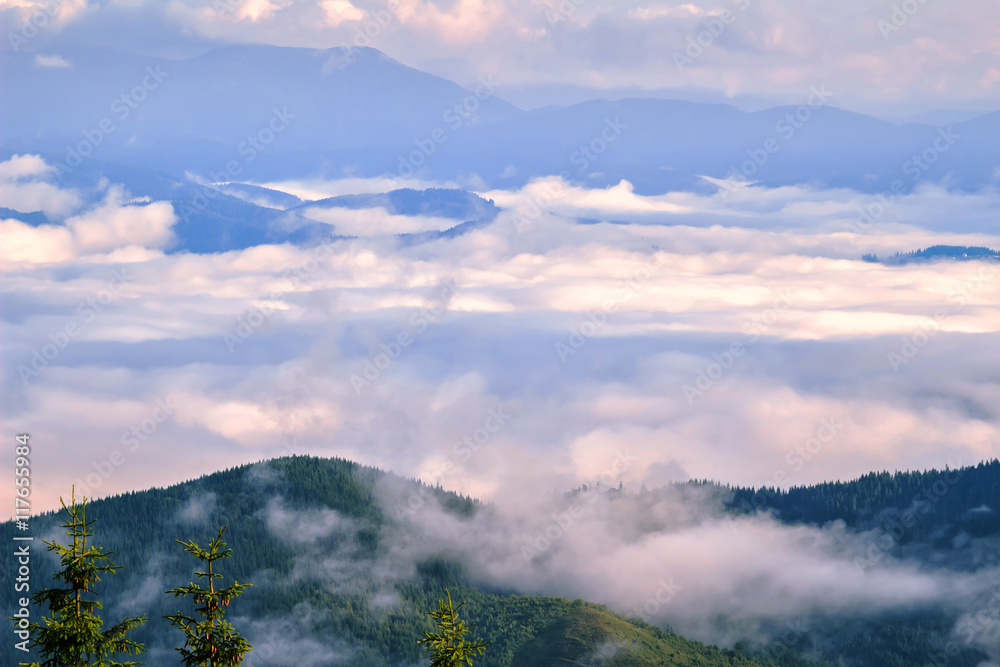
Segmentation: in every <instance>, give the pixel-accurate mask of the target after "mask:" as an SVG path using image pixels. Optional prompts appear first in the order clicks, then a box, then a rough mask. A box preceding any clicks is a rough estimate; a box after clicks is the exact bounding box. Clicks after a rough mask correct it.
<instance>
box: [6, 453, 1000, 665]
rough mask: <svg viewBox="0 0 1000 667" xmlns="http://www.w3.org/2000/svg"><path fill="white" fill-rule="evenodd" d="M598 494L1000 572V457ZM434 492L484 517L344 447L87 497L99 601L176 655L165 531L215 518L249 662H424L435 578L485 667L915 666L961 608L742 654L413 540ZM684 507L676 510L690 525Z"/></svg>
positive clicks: (36, 575) (205, 528)
mask: <svg viewBox="0 0 1000 667" xmlns="http://www.w3.org/2000/svg"><path fill="white" fill-rule="evenodd" d="M66 491H67V495H68V491H69V490H68V489H67V490H66ZM671 494H672V495H671ZM571 495H572V494H570V496H571ZM604 495H605V496H606V498H607V499H608V503H609V506H608V507H609V511H611V512H612V513H613V514H612V515H613V516H616V517H618V518H620V519H623V520H625V521H633V522H635V525H636V526H637V527H640V526H641V530H643V531H645V532H648V533H653V532H656V531H663V530H673V529H674V528H671V527H670V526H669V525H666V524H660V523H657V521H656V520H654V516H653V514H652V513H650V512H646V511H644V508H652V507H654V506H655V505H656V504H657V503H658V502H660V501H661V500H663V499H664V498H667V497H672V498H673V500H672V501H671V502H678V503H681V505H677V506H678V507H680V506H682V505H683V503H689V505H688V507H689V508H690V507H692V506H694V505H695V504H697V505H698V506H699V507H701V508H702V510H704V511H705V512H709V513H710V515H711V516H718V515H719V513H725V512H728V513H729V514H730V515H732V516H734V517H736V516H739V515H743V514H747V513H750V512H762V513H763V512H766V513H770V514H773V515H774V516H775V517H776V518H777V519H778V520H780V521H783V522H786V523H790V524H797V523H809V524H815V525H824V524H827V523H829V522H831V521H843V522H844V523H845V524H846V525H847V527H848V529H849V530H854V531H858V532H861V531H882V532H884V533H885V534H886V535H891V536H892V538H893V539H892V540H890V542H891V544H890V545H889V548H888V549H887V550H885V552H884V554H885V555H884V557H885V558H906V559H912V560H913V561H914V562H916V563H931V562H937V563H942V562H944V563H947V564H948V567H950V568H953V569H963V568H964V569H968V570H976V569H977V568H984V567H995V566H996V565H997V563H998V559H1000V549H997V548H994V547H996V546H997V543H998V542H1000V524H998V521H997V504H998V500H1000V462H998V461H995V460H994V461H990V462H984V463H981V464H979V465H977V466H973V467H968V468H962V469H958V470H948V469H946V470H931V471H927V472H905V473H886V472H883V473H873V474H870V475H865V476H864V477H861V478H860V479H857V480H853V481H850V482H833V483H827V484H819V485H815V486H808V487H794V488H791V489H789V490H776V489H772V488H763V489H748V488H730V487H726V486H722V485H719V484H715V483H711V482H707V481H702V482H690V483H686V484H677V485H672V486H669V487H662V488H659V489H655V490H653V491H645V492H643V493H631V492H629V491H628V490H627V489H626V490H625V491H624V492H622V491H619V490H617V489H615V490H612V491H609V492H606V493H605V494H604ZM567 498H568V499H569V500H571V498H569V496H567ZM685 498H686V500H685ZM431 499H436V501H437V502H436V503H434V504H440V506H441V507H443V508H444V510H445V511H446V512H450V513H452V514H454V515H455V516H456V517H459V518H461V519H462V521H464V520H465V519H468V518H469V517H472V516H473V515H476V514H478V513H481V512H487V513H488V512H491V509H490V508H489V507H488V506H485V505H483V504H481V503H479V502H478V501H475V500H473V499H471V498H467V497H462V496H459V495H456V494H453V493H450V492H446V491H443V490H441V489H439V488H432V487H428V486H425V485H423V484H420V483H419V482H417V481H415V480H406V479H402V478H400V477H397V476H395V475H393V474H391V473H387V472H383V471H380V470H376V469H373V468H368V467H365V466H361V465H358V464H355V463H352V462H350V461H345V460H341V459H319V458H312V457H305V456H296V457H290V458H282V459H276V460H273V461H268V462H261V463H257V464H253V465H246V466H241V467H238V468H233V469H229V470H225V471H222V472H218V473H215V474H212V475H208V476H206V477H202V478H199V479H195V480H192V481H189V482H185V483H183V484H178V485H175V486H171V487H169V488H165V489H150V490H146V491H136V492H131V493H126V494H124V495H120V496H115V497H112V498H107V499H102V500H98V501H95V502H93V503H90V504H89V505H88V518H89V519H95V520H96V521H97V523H96V524H95V527H94V528H95V530H94V540H93V542H92V543H93V544H97V545H99V546H103V547H105V548H106V549H108V550H111V551H113V552H114V556H113V559H114V560H115V561H116V562H117V563H118V564H120V565H121V566H122V567H123V569H122V570H121V571H120V572H119V573H118V574H115V575H113V576H106V577H104V578H103V581H101V582H100V585H99V591H100V593H101V599H102V601H103V602H104V604H105V608H106V612H105V613H107V614H108V616H109V618H112V619H117V618H120V617H122V616H124V615H137V614H139V613H146V614H147V615H148V616H149V617H150V619H151V621H150V622H149V623H148V624H147V625H146V626H145V627H144V628H143V629H141V631H140V632H138V633H137V637H136V638H137V639H139V640H140V641H143V642H145V643H146V644H147V646H149V647H150V649H151V652H150V653H149V654H148V655H146V656H144V658H143V662H144V664H146V665H149V666H152V667H167V666H170V667H173V666H174V665H178V664H179V663H178V661H177V655H176V653H175V651H174V650H173V649H174V648H176V647H177V645H178V638H179V637H178V636H176V635H175V632H174V631H172V630H171V629H170V628H169V626H168V624H167V623H166V622H165V621H163V620H162V617H163V616H164V615H165V614H171V613H176V612H177V611H178V608H177V606H178V603H176V602H174V601H173V599H172V598H168V597H167V596H166V595H164V594H163V593H164V591H166V590H167V589H169V588H173V587H176V586H179V585H184V584H186V583H188V582H189V581H190V580H191V579H192V572H193V569H194V567H193V563H192V562H191V561H190V559H189V557H188V556H187V555H186V554H184V553H183V551H182V549H181V548H180V547H179V545H177V544H176V543H175V542H174V540H175V539H183V540H188V539H195V540H196V541H199V542H202V543H204V542H207V541H208V540H209V539H210V538H211V537H212V536H214V532H215V531H216V530H217V528H218V526H220V525H223V524H226V525H228V526H229V527H230V528H229V532H228V533H227V536H226V539H227V542H228V543H229V545H230V546H231V547H232V548H233V550H234V554H235V557H234V558H233V559H231V560H226V561H224V562H223V563H222V565H221V566H220V569H221V571H222V572H223V573H224V574H225V575H226V576H227V577H235V578H236V579H237V580H239V581H241V582H251V583H253V587H252V588H251V589H249V590H248V591H247V592H246V593H245V595H244V596H243V597H241V598H240V599H239V600H238V601H237V602H236V603H235V604H234V605H233V609H232V612H231V613H232V614H233V621H234V623H236V624H237V626H238V627H240V628H241V629H242V630H243V631H244V632H245V634H246V635H247V636H248V638H249V639H250V641H251V643H252V644H254V645H255V646H256V647H257V648H256V649H255V651H253V652H252V653H251V654H250V656H249V658H248V661H247V662H246V663H245V664H246V665H247V666H248V667H252V666H253V665H274V666H283V665H289V666H295V667H301V666H307V667H320V666H324V667H325V666H326V665H349V666H359V667H360V666H365V667H367V666H385V667H389V666H392V667H397V666H400V665H426V664H427V662H426V657H425V654H424V652H423V651H422V650H421V649H420V648H419V647H418V646H417V644H416V641H417V639H419V638H421V637H422V633H423V631H424V630H429V629H431V623H430V620H429V619H428V618H427V616H426V614H425V612H427V611H429V610H430V609H432V608H434V606H435V602H436V600H438V599H439V598H441V597H443V596H444V590H445V588H446V587H447V588H448V589H449V590H450V591H451V593H452V595H453V597H455V598H456V599H457V600H466V601H468V604H467V605H466V606H465V607H464V608H463V612H464V614H465V617H466V618H467V619H468V620H469V621H471V622H475V623H476V624H477V625H476V627H475V632H476V634H477V635H479V636H482V637H484V638H487V639H490V640H493V641H494V643H493V644H492V645H490V647H489V650H488V651H487V653H486V655H485V656H484V657H483V658H481V659H477V660H476V663H475V664H476V665H477V666H478V667H508V666H514V665H517V666H523V665H527V666H529V667H530V666H534V665H538V666H542V665H558V664H586V665H616V666H617V665H621V666H623V667H624V666H631V665H665V666H668V667H670V666H681V665H685V666H686V665H691V666H694V665H701V666H702V667H715V666H720V667H721V666H722V665H730V666H743V667H755V666H759V667H765V666H769V665H770V666H773V665H779V666H781V667H805V666H807V665H813V666H819V665H823V667H827V666H828V665H833V664H843V665H847V666H850V667H912V666H913V665H921V664H924V662H925V661H926V660H927V658H928V656H931V655H934V654H935V653H936V652H939V651H940V650H943V648H944V647H945V646H947V645H948V641H949V637H950V636H951V633H952V632H953V628H954V627H955V623H956V620H957V615H956V613H955V612H953V611H945V610H927V609H924V610H916V611H914V612H913V613H907V614H904V615H895V616H891V617H885V616H879V615H868V616H864V617H861V616H858V617H854V616H851V617H844V616H835V615H827V614H825V613H824V612H823V611H822V610H818V612H817V615H816V617H815V618H811V619H809V624H810V631H809V632H808V633H805V634H802V635H801V636H800V637H798V639H797V640H796V642H795V643H794V645H786V644H784V643H782V642H781V641H777V639H775V640H773V641H770V643H768V641H767V640H766V639H763V640H762V638H761V636H759V635H757V636H755V637H750V636H747V643H746V647H747V648H744V644H742V643H741V644H737V646H736V648H735V649H718V648H714V647H710V646H705V645H703V644H700V643H697V642H693V641H688V640H686V639H683V638H682V637H679V636H677V635H675V634H672V633H671V632H669V631H667V630H664V629H658V628H654V627H652V626H650V625H647V624H646V623H644V622H643V621H641V620H637V619H628V618H625V617H623V616H621V615H618V614H615V613H613V612H612V611H610V610H609V609H607V608H606V607H602V606H599V605H596V604H591V603H589V602H584V601H580V600H578V601H575V602H571V601H569V600H565V599H560V598H551V597H538V596H528V595H520V594H518V592H517V591H514V590H504V589H498V588H496V587H495V586H487V585H484V584H482V582H480V581H477V580H475V579H474V577H473V576H472V575H471V574H470V570H471V568H468V567H467V564H466V563H463V562H460V561H459V560H457V559H456V557H455V556H454V554H452V553H449V552H448V549H447V548H444V547H441V548H437V547H436V546H435V545H434V544H431V545H430V547H428V545H427V544H426V543H422V544H421V545H419V548H415V547H414V542H413V535H412V534H410V533H407V532H406V531H407V530H408V528H407V525H408V523H407V522H406V521H404V520H403V519H401V518H400V516H401V515H400V510H401V509H403V508H410V509H414V508H415V510H416V511H422V508H423V507H424V506H425V505H426V504H428V503H429V502H430V500H431ZM484 516H486V517H488V516H490V515H489V514H486V515H484ZM691 516H694V515H690V514H689V516H688V518H686V519H683V521H689V520H695V521H699V520H701V519H698V518H694V519H691ZM706 516H707V515H706ZM61 520H62V517H61V516H60V515H57V514H55V513H49V514H46V515H43V516H38V517H33V518H32V520H31V528H32V530H31V532H32V534H33V535H35V536H37V537H36V542H35V545H36V547H35V549H34V554H35V556H34V557H33V560H32V567H33V571H32V586H33V589H34V590H37V589H38V587H39V586H40V585H42V584H43V583H44V584H46V585H48V582H49V581H50V576H51V574H52V572H53V571H54V561H53V560H52V558H51V556H49V555H48V554H45V555H42V554H43V552H42V547H41V545H40V544H38V542H37V539H38V538H45V539H53V538H57V539H60V540H62V541H64V540H65V537H64V535H62V532H61V530H60V529H59V527H58V524H59V523H60V522H61ZM616 520H617V519H616ZM900 527H902V529H900ZM14 533H15V530H14V526H13V524H12V523H11V522H6V523H3V524H0V539H5V540H8V544H10V540H11V538H12V537H13V534H14ZM873 534H875V533H873ZM960 536H964V538H962V539H960ZM970 536H971V537H970ZM422 539H423V538H422ZM991 545H992V546H991ZM13 576H14V574H13V572H12V571H11V570H10V569H9V568H4V569H2V570H0V587H5V588H4V589H5V590H12V587H13V582H12V577H13ZM228 581H230V580H229V579H227V582H228ZM859 613H861V612H859ZM710 622H711V623H713V624H716V626H717V627H725V625H726V623H727V621H726V619H725V618H718V619H710ZM720 624H721V625H720ZM730 636H732V635H731V634H730ZM738 637H739V635H737V636H736V638H738ZM734 639H735V638H734ZM14 653H15V652H14V649H13V646H12V642H6V643H5V644H4V646H3V648H2V649H0V659H2V663H0V664H5V665H6V664H11V665H13V664H16V663H17V662H18V661H21V660H24V659H25V657H26V656H24V655H23V654H19V655H15V654H14ZM752 656H756V657H752ZM806 656H811V657H808V658H807V657H806ZM985 659H986V656H985V655H984V654H983V653H982V652H980V651H978V650H976V649H975V648H973V647H967V646H962V647H961V648H960V650H959V651H958V652H957V653H955V654H954V655H950V656H947V658H945V659H944V662H942V663H941V665H942V666H947V667H977V665H979V664H980V663H981V662H982V661H983V660H985ZM824 661H826V662H824Z"/></svg>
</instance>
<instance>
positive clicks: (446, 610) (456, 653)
mask: <svg viewBox="0 0 1000 667" xmlns="http://www.w3.org/2000/svg"><path fill="white" fill-rule="evenodd" d="M444 592H445V594H447V596H448V604H445V602H444V600H438V610H437V611H429V612H427V614H428V615H429V616H430V617H431V618H433V619H435V620H437V622H438V624H437V625H438V632H424V638H423V639H421V640H419V641H418V642H417V643H418V644H426V645H427V646H426V648H427V650H428V651H429V652H430V654H431V664H430V667H461V666H462V665H472V658H473V657H475V656H480V655H482V654H483V653H484V652H485V650H486V647H487V646H489V645H490V644H492V643H493V642H491V641H490V642H486V643H483V640H481V639H477V640H476V641H474V642H470V641H468V640H467V639H466V638H465V635H467V634H468V633H469V632H471V631H472V630H471V628H472V627H473V626H475V623H473V624H471V625H466V623H465V621H463V620H461V619H459V618H458V610H459V609H461V608H462V607H463V606H464V605H465V603H464V602H463V603H461V604H460V605H458V606H457V607H454V606H453V605H452V603H451V593H450V592H448V589H445V591H444Z"/></svg>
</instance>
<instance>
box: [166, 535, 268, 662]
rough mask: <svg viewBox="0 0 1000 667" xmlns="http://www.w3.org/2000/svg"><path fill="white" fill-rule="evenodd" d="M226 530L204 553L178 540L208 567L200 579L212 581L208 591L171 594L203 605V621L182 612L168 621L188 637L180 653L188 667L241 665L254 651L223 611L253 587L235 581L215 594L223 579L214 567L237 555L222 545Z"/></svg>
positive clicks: (197, 588)
mask: <svg viewBox="0 0 1000 667" xmlns="http://www.w3.org/2000/svg"><path fill="white" fill-rule="evenodd" d="M226 528H227V526H223V527H222V528H220V529H219V535H218V537H216V538H215V539H214V540H212V541H211V542H210V543H209V545H208V550H205V549H202V548H201V547H199V546H198V545H197V544H195V542H194V541H193V540H192V541H190V542H181V541H180V540H174V541H175V542H177V543H178V544H180V545H182V546H183V547H184V551H186V552H188V553H190V554H192V555H194V557H195V558H197V559H198V560H200V561H202V562H204V563H208V568H207V571H205V572H195V574H196V575H197V576H198V577H199V578H205V579H208V588H202V587H201V585H200V584H196V583H194V582H191V583H190V584H188V585H187V586H181V587H180V588H174V589H172V590H169V591H167V594H168V595H169V594H171V593H173V595H174V597H175V598H177V597H190V598H191V601H192V602H194V603H195V604H196V605H201V606H200V607H198V608H197V609H196V611H197V612H198V613H199V614H200V615H201V616H202V620H201V621H198V620H195V619H194V618H192V617H190V616H187V615H185V614H182V613H181V612H177V613H176V614H174V615H173V616H165V617H164V618H166V619H168V620H169V621H170V622H171V623H172V624H173V625H175V626H177V627H179V628H180V629H181V630H183V632H184V635H185V636H186V637H187V641H185V642H184V648H179V649H177V650H178V651H179V652H180V654H181V661H182V662H183V663H184V664H185V665H186V666H187V667H218V666H221V665H239V664H240V663H242V662H243V656H244V655H246V654H247V653H249V652H250V650H251V649H252V648H253V647H252V646H251V645H250V644H249V643H248V642H247V641H246V640H245V639H244V638H243V637H241V636H240V634H239V633H238V632H237V631H236V629H235V628H234V627H233V626H232V625H231V624H230V623H229V621H227V620H225V618H224V616H225V611H224V610H223V607H228V606H229V602H230V601H231V600H232V599H234V598H236V597H238V596H239V595H241V594H242V593H243V591H245V590H246V589H247V588H249V587H250V586H252V585H253V584H241V583H238V582H236V581H234V582H233V584H232V586H229V587H228V588H220V589H219V590H215V580H216V579H220V578H222V575H221V574H219V573H218V572H214V571H213V563H215V561H217V560H219V559H220V558H232V555H233V550H232V549H227V548H226V543H225V542H223V541H222V535H223V533H225V532H226Z"/></svg>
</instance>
